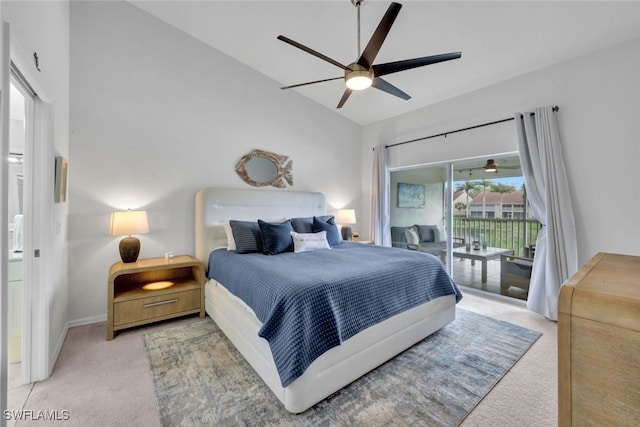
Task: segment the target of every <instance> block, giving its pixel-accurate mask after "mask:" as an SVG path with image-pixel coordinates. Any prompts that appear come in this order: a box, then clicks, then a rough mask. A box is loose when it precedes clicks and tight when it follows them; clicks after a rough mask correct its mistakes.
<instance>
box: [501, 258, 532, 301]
mask: <svg viewBox="0 0 640 427" xmlns="http://www.w3.org/2000/svg"><path fill="white" fill-rule="evenodd" d="M532 269H533V259H531V258H524V257H518V256H514V255H501V256H500V293H501V294H503V295H506V294H508V293H509V288H510V287H511V286H515V287H516V288H520V289H523V290H525V291H527V292H528V291H529V282H530V281H531V270H532Z"/></svg>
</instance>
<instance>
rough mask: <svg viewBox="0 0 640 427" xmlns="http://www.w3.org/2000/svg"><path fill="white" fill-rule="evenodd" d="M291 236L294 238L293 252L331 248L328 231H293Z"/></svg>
mask: <svg viewBox="0 0 640 427" xmlns="http://www.w3.org/2000/svg"><path fill="white" fill-rule="evenodd" d="M291 238H292V239H293V252H295V253H298V252H308V251H320V250H324V249H331V246H329V242H328V241H327V232H326V231H321V232H319V233H296V232H295V231H292V232H291Z"/></svg>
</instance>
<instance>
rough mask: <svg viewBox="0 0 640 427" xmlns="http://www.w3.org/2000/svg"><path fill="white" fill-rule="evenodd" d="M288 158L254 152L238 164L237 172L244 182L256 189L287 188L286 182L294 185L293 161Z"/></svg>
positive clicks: (264, 152) (258, 151)
mask: <svg viewBox="0 0 640 427" xmlns="http://www.w3.org/2000/svg"><path fill="white" fill-rule="evenodd" d="M288 159H289V157H288V156H283V155H281V154H275V153H270V152H268V151H262V150H253V151H252V152H250V153H249V154H246V155H244V156H243V157H242V158H241V159H240V161H239V162H238V163H237V164H236V172H237V174H238V175H239V176H240V178H242V180H243V181H244V182H246V183H247V184H249V185H252V186H254V187H266V186H267V185H271V186H273V187H277V188H284V187H286V184H285V181H286V182H288V183H289V185H293V176H292V175H291V168H292V166H293V161H292V160H289V161H288V162H287V160H288Z"/></svg>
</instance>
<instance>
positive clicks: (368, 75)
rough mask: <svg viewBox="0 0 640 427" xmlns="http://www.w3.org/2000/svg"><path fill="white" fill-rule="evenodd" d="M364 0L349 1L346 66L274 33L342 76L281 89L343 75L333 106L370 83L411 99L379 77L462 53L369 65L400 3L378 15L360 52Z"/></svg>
mask: <svg viewBox="0 0 640 427" xmlns="http://www.w3.org/2000/svg"><path fill="white" fill-rule="evenodd" d="M364 2H365V0H351V3H353V5H354V6H355V7H356V9H357V11H358V56H359V58H358V60H357V61H356V62H353V63H351V64H349V65H343V64H341V63H340V62H338V61H335V60H333V59H331V58H329V57H328V56H326V55H323V54H321V53H320V52H317V51H315V50H313V49H311V48H308V47H306V46H304V45H302V44H300V43H298V42H296V41H294V40H291V39H290V38H287V37H285V36H282V35H280V36H278V40H282V41H283V42H285V43H288V44H290V45H292V46H294V47H297V48H298V49H301V50H304V51H305V52H307V53H310V54H311V55H313V56H316V57H318V58H320V59H322V60H324V61H327V62H329V63H330V64H333V65H335V66H336V67H339V68H341V69H343V70H344V76H340V77H333V78H329V79H323V80H315V81H312V82H306V83H299V84H295V85H291V86H285V87H283V88H282V89H291V88H294V87H300V86H306V85H310V84H315V83H322V82H328V81H331V80H338V79H342V78H344V80H345V84H346V85H347V88H346V89H345V91H344V94H343V95H342V98H341V99H340V102H338V106H337V108H342V106H343V105H344V103H345V102H347V99H348V98H349V96H350V95H351V92H353V91H354V90H363V89H366V88H368V87H370V86H373V87H375V88H376V89H379V90H381V91H383V92H387V93H389V94H391V95H394V96H397V97H399V98H402V99H404V100H408V99H411V96H409V95H408V94H407V93H405V92H403V91H402V90H400V89H398V88H397V87H395V86H394V85H392V84H391V83H389V82H388V81H386V80H384V79H382V78H381V77H382V76H385V75H387V74H392V73H397V72H399V71H405V70H410V69H412V68H417V67H422V66H425V65H431V64H436V63H438V62H444V61H450V60H452V59H458V58H460V57H461V56H462V52H451V53H443V54H440V55H432V56H425V57H422V58H414V59H405V60H402V61H395V62H387V63H385V64H375V65H374V64H373V61H374V60H375V58H376V56H377V55H378V51H379V50H380V48H381V47H382V43H383V42H384V40H385V38H386V37H387V34H388V33H389V30H391V26H392V25H393V22H394V21H395V19H396V17H397V16H398V13H399V12H400V8H402V5H401V4H399V3H391V5H390V6H389V8H388V9H387V12H386V13H385V14H384V16H383V17H382V20H381V21H380V23H379V24H378V27H377V28H376V30H375V31H374V33H373V35H372V36H371V39H370V40H369V43H368V44H367V46H366V47H365V48H364V51H363V52H362V54H361V53H360V6H362V4H363V3H364Z"/></svg>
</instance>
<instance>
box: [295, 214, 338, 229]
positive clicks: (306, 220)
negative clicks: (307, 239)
mask: <svg viewBox="0 0 640 427" xmlns="http://www.w3.org/2000/svg"><path fill="white" fill-rule="evenodd" d="M317 218H318V219H319V220H320V221H322V222H327V221H329V220H333V216H332V215H322V216H319V217H317ZM291 225H292V226H293V229H294V231H295V232H296V233H313V217H312V216H307V217H302V218H291Z"/></svg>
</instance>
